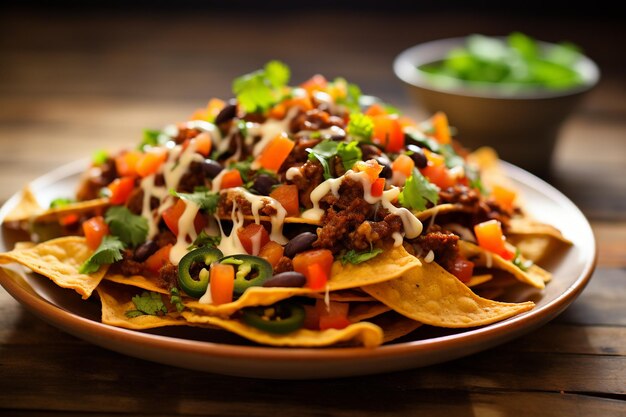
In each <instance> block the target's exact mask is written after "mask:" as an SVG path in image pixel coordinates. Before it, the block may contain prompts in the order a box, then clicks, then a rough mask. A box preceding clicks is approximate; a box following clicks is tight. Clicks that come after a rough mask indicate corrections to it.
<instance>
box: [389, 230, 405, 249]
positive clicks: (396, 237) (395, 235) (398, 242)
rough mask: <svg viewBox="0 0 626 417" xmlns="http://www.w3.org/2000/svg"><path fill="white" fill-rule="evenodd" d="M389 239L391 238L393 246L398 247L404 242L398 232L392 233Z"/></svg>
mask: <svg viewBox="0 0 626 417" xmlns="http://www.w3.org/2000/svg"><path fill="white" fill-rule="evenodd" d="M391 237H392V238H393V246H396V247H397V246H400V245H401V244H402V242H403V240H404V237H403V236H402V233H400V232H393V233H392V234H391Z"/></svg>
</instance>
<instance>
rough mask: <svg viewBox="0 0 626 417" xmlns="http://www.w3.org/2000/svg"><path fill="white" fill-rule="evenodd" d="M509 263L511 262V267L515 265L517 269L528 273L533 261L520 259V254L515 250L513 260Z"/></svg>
mask: <svg viewBox="0 0 626 417" xmlns="http://www.w3.org/2000/svg"><path fill="white" fill-rule="evenodd" d="M511 262H513V265H515V266H516V267H518V268H519V269H521V270H522V271H524V272H526V271H528V268H530V267H531V266H533V261H531V260H528V259H524V258H523V257H522V253H521V252H520V250H519V249H517V248H516V249H515V257H514V258H513V260H512V261H511Z"/></svg>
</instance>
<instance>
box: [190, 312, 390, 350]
mask: <svg viewBox="0 0 626 417" xmlns="http://www.w3.org/2000/svg"><path fill="white" fill-rule="evenodd" d="M182 314H183V317H185V319H187V321H188V322H190V323H196V324H209V325H213V326H217V327H220V328H222V329H224V330H228V331H229V332H232V333H235V334H238V335H239V336H241V337H243V338H246V339H248V340H251V341H253V342H256V343H259V344H263V345H271V346H289V347H322V346H331V345H335V344H337V343H345V342H350V343H351V344H357V345H363V346H364V347H366V348H374V347H376V346H379V345H380V344H382V343H383V331H382V329H381V328H380V327H378V326H376V325H374V324H372V323H367V322H362V323H354V324H351V325H349V326H348V327H346V328H345V329H341V330H337V329H328V330H308V329H300V330H296V331H295V332H291V333H288V334H284V335H281V334H273V333H267V332H264V331H262V330H259V329H257V328H255V327H252V326H248V325H247V324H245V323H243V322H242V321H240V320H228V319H222V318H219V317H213V316H205V315H199V314H196V313H192V312H189V311H185V312H183V313H182Z"/></svg>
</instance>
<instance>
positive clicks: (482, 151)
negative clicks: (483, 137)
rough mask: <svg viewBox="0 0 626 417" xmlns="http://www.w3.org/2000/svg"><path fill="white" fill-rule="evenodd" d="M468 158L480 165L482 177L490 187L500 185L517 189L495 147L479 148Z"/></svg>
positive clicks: (472, 162)
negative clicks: (501, 162)
mask: <svg viewBox="0 0 626 417" xmlns="http://www.w3.org/2000/svg"><path fill="white" fill-rule="evenodd" d="M467 160H468V162H469V163H471V164H474V165H477V166H478V167H479V169H480V179H481V181H482V183H483V184H484V185H486V186H487V187H488V188H490V187H493V186H494V185H500V186H502V187H506V188H508V189H511V190H515V186H514V185H513V183H512V181H511V180H510V179H509V177H508V176H507V175H506V173H505V172H504V170H503V169H502V165H501V164H500V158H498V154H497V153H496V151H495V150H494V149H493V148H490V147H488V146H484V147H482V148H478V149H476V150H475V151H474V152H472V153H470V154H469V155H468V156H467Z"/></svg>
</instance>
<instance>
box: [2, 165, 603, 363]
mask: <svg viewBox="0 0 626 417" xmlns="http://www.w3.org/2000/svg"><path fill="white" fill-rule="evenodd" d="M501 163H502V164H503V167H504V169H505V171H506V172H507V174H508V175H510V176H511V177H512V178H513V179H515V180H517V181H520V182H522V183H523V184H524V185H526V186H528V187H530V188H532V189H534V190H536V191H538V192H539V193H540V194H542V195H548V196H550V197H551V199H553V200H557V201H558V202H559V203H560V204H562V205H565V206H567V207H568V211H572V212H574V213H575V214H576V216H577V217H579V218H580V219H581V220H583V221H584V223H582V224H581V225H580V226H581V227H584V229H585V230H584V232H585V234H586V235H588V236H587V237H589V238H590V239H589V240H588V242H589V245H590V246H588V247H589V249H588V250H586V251H585V253H588V252H591V256H590V257H588V258H585V262H584V266H583V268H582V270H581V271H580V273H579V275H578V276H577V277H576V279H575V280H574V281H573V282H572V283H571V285H570V286H569V287H568V288H567V289H566V290H565V291H563V292H562V293H560V294H559V295H558V296H557V297H556V298H555V299H553V300H552V301H550V302H548V303H547V304H546V305H544V306H541V307H537V308H535V309H532V310H530V311H528V312H525V313H522V314H520V315H518V316H514V317H511V318H509V319H506V320H503V321H500V322H496V323H492V324H489V325H486V326H482V327H478V328H468V329H467V331H464V332H463V333H457V334H453V335H446V336H438V337H435V338H428V339H422V340H414V341H407V342H402V343H397V344H390V345H382V346H379V347H376V348H373V349H369V348H363V347H345V348H332V347H331V348H324V349H319V348H287V347H268V346H241V345H230V344H223V343H216V342H210V341H198V340H190V339H184V338H179V337H175V336H165V335H156V334H151V333H144V332H141V331H136V330H130V329H124V328H119V327H114V326H110V325H106V324H103V323H101V322H97V321H94V320H91V319H89V318H85V317H82V316H80V315H77V314H74V313H72V312H70V311H67V310H65V309H63V308H61V307H59V306H56V305H54V304H52V303H50V302H48V301H47V300H45V299H43V298H42V297H41V296H39V295H38V294H37V291H36V289H34V288H32V287H30V285H29V284H28V283H27V282H25V281H26V280H25V279H24V278H23V277H22V280H23V281H24V284H26V285H29V287H30V289H31V291H29V290H27V289H25V288H23V284H20V283H18V282H16V281H15V280H13V279H12V278H11V277H9V276H8V275H7V274H5V273H3V272H1V271H0V285H2V286H3V287H4V288H5V290H6V291H7V292H8V293H9V294H10V295H11V296H12V297H13V298H14V299H16V300H17V301H18V302H19V303H20V304H21V305H23V306H25V307H26V308H27V309H28V310H30V311H31V312H33V313H35V314H36V315H37V316H39V317H40V318H42V319H43V320H44V321H46V322H48V323H51V324H52V325H53V326H55V327H57V328H61V330H62V331H65V332H68V333H71V334H73V335H75V336H77V337H79V338H81V339H85V338H84V337H82V336H80V335H79V334H77V332H78V330H81V331H82V332H85V333H87V334H89V335H90V336H93V337H97V338H101V337H108V338H110V339H115V340H122V339H123V340H125V341H126V342H127V343H131V344H133V345H136V347H148V346H150V347H153V348H156V349H157V350H159V351H168V352H172V353H174V352H176V353H188V354H193V355H200V356H210V357H212V358H216V357H219V358H229V359H258V358H259V357H261V356H262V357H263V359H264V360H278V361H282V362H285V361H287V362H297V361H311V360H315V359H317V360H324V361H328V362H332V361H343V360H347V359H368V358H371V359H375V358H383V357H388V356H407V355H411V354H415V353H417V352H421V353H432V352H434V351H436V350H439V349H441V347H442V346H446V345H447V346H450V344H451V343H454V344H456V343H461V344H463V343H469V344H472V343H479V342H482V344H483V345H490V344H491V345H493V344H496V343H494V341H496V340H497V339H498V338H502V339H505V338H506V337H507V336H508V338H509V339H511V338H515V337H517V336H516V335H518V334H519V333H520V332H522V331H524V330H528V331H530V330H532V329H533V328H535V327H536V326H538V325H540V324H542V323H543V322H547V321H549V320H551V319H553V318H554V317H555V316H557V315H558V314H559V313H561V312H562V311H563V310H564V309H565V308H566V307H567V306H568V305H569V304H570V303H571V302H573V301H574V300H575V299H576V297H577V296H578V295H579V294H580V293H581V292H582V291H583V290H584V288H585V287H586V285H587V284H588V282H589V280H590V279H591V276H592V274H593V271H594V270H595V267H596V263H597V257H598V249H597V244H596V241H595V236H594V234H593V230H592V228H591V225H590V224H589V221H588V220H587V218H586V217H585V215H584V214H583V213H582V212H581V210H580V209H579V208H578V207H577V206H576V205H575V204H574V203H573V202H572V201H571V200H570V199H569V198H567V197H566V196H565V195H564V194H563V193H561V192H560V191H559V190H557V189H556V188H554V187H553V186H552V185H550V184H548V183H547V182H545V181H543V180H541V179H539V178H538V177H536V176H534V175H533V174H531V173H529V172H527V171H525V170H523V169H521V168H519V167H517V166H514V165H512V164H509V163H507V162H504V161H501ZM87 164H88V158H85V159H80V160H76V161H73V162H70V163H68V164H65V165H62V166H60V167H58V168H56V169H54V170H52V171H50V172H48V173H46V174H44V175H42V176H40V177H38V178H37V179H35V180H33V181H31V182H30V185H31V186H32V187H33V188H39V187H43V186H46V185H50V184H53V183H55V182H57V181H59V180H62V179H64V178H67V177H69V176H72V175H77V174H80V173H81V172H82V171H83V170H84V168H85V166H86V165H87ZM20 192H21V191H18V192H16V193H15V194H13V195H12V196H11V197H10V198H9V199H8V200H7V201H6V202H5V203H4V204H3V206H2V207H1V208H0V223H1V222H2V219H3V218H4V217H5V216H6V214H7V213H8V212H9V210H10V209H11V208H12V207H13V206H14V205H15V204H16V203H17V200H18V198H19V195H20ZM1 233H4V231H2V232H1ZM75 327H76V329H77V330H76V331H73V330H74V328H75ZM70 329H71V330H70ZM88 342H90V343H93V344H97V345H100V346H103V345H102V344H100V343H96V342H94V341H93V340H91V339H90V340H88ZM107 348H108V349H112V348H111V347H108V346H107ZM112 350H115V349H112ZM478 350H482V349H478ZM118 351H120V350H118ZM474 351H477V350H476V349H475V350H474ZM127 354H128V353H127ZM216 372H217V371H216ZM371 373H374V372H371Z"/></svg>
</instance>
